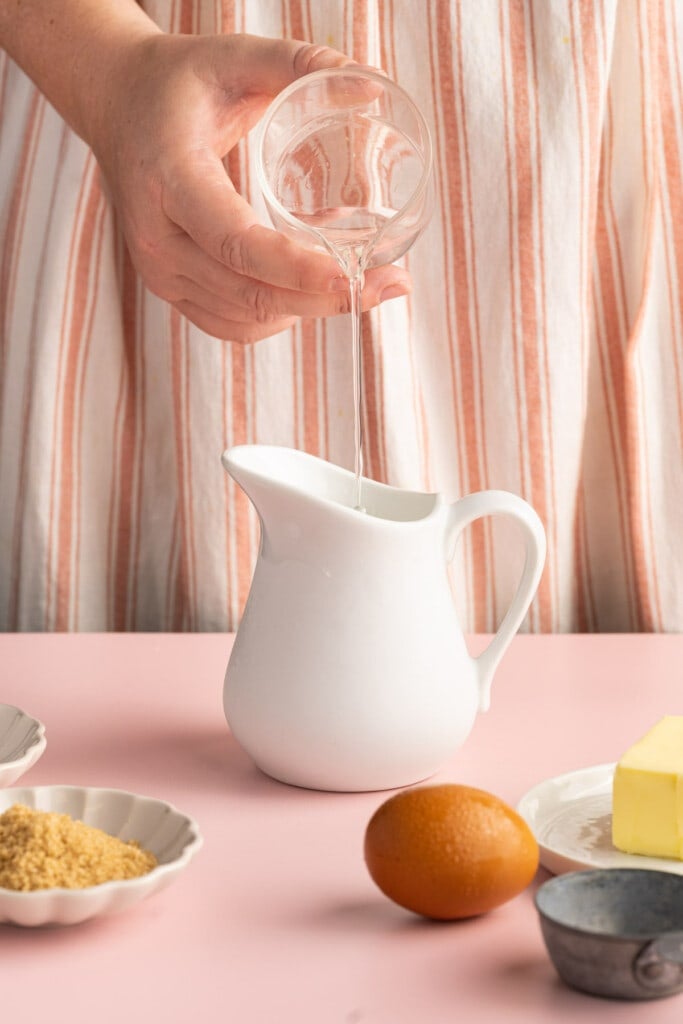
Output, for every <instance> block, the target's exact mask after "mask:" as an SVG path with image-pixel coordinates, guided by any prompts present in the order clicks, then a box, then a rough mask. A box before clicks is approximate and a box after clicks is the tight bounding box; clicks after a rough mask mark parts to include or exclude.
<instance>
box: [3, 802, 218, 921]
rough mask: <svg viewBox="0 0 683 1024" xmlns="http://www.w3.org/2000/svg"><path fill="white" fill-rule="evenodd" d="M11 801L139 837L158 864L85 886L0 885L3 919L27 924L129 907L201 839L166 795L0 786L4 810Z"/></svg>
mask: <svg viewBox="0 0 683 1024" xmlns="http://www.w3.org/2000/svg"><path fill="white" fill-rule="evenodd" d="M13 804H25V805H26V806H27V807H34V808H36V809H38V810H41V811H56V812H58V813H59V814H69V815H71V817H72V818H74V819H75V820H77V821H82V822H84V823H85V824H86V825H93V826H94V827H95V828H100V829H102V830H103V831H104V832H108V833H109V835H112V836H117V837H118V838H119V839H122V840H124V841H125V840H128V839H136V840H137V841H138V842H139V843H140V845H141V846H143V847H145V849H147V850H150V851H151V852H152V853H153V854H154V855H155V856H156V858H157V860H158V861H159V864H158V865H157V867H155V868H153V869H152V870H151V871H150V872H148V874H146V875H141V876H140V877H139V878H130V879H126V880H124V881H118V882H103V883H102V884H101V885H93V886H90V887H88V888H87V889H57V888H55V889H38V890H35V891H34V892H16V891H14V890H11V889H3V888H0V923H5V924H17V925H22V926H24V927H35V926H37V925H66V924H78V923H80V922H81V921H86V920H88V919H89V918H91V917H96V916H98V915H100V914H109V913H115V912H118V911H121V910H126V909H127V908H128V907H131V906H133V904H135V903H138V902H139V901H140V900H143V899H145V898H146V897H147V896H151V895H152V893H155V892H158V891H159V890H161V889H164V888H166V886H167V885H169V883H170V882H172V881H173V879H174V878H176V877H177V875H179V874H180V872H181V871H183V870H184V869H185V868H186V867H187V865H188V864H189V863H190V861H191V860H192V858H193V857H194V855H195V854H196V853H197V852H198V850H199V849H200V848H201V845H202V837H201V835H200V832H199V828H198V827H197V824H196V822H195V821H193V820H192V818H189V817H188V816H187V815H185V814H181V812H180V811H178V810H177V809H176V808H175V807H174V806H173V805H172V804H168V803H165V802H164V801H163V800H155V799H153V798H151V797H144V796H136V794H135V793H127V792H125V791H124V790H122V789H95V788H81V787H79V786H33V787H28V786H26V787H17V788H15V789H5V790H0V814H2V813H3V811H6V810H7V809H8V808H9V807H11V806H12V805H13Z"/></svg>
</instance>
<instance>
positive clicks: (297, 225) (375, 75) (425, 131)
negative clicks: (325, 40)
mask: <svg viewBox="0 0 683 1024" xmlns="http://www.w3.org/2000/svg"><path fill="white" fill-rule="evenodd" d="M349 73H354V74H359V75H360V76H361V77H363V78H366V79H369V80H370V81H376V82H378V83H379V84H380V85H381V86H382V87H383V88H386V87H387V86H388V87H389V89H390V90H393V91H394V92H397V93H399V94H401V96H402V97H403V98H404V99H405V100H406V101H407V103H408V106H409V107H411V109H412V111H413V114H414V116H415V119H416V121H417V123H418V125H419V127H420V130H421V132H422V135H423V140H424V143H423V155H424V167H423V169H422V174H421V176H420V180H419V182H418V184H417V186H416V188H415V190H414V192H413V194H412V195H411V197H410V199H409V200H408V201H407V202H406V203H404V204H403V206H402V207H401V208H400V210H396V212H395V213H394V214H393V215H392V216H391V217H390V218H389V220H388V221H387V224H386V225H385V228H386V227H388V226H389V225H390V224H392V223H394V222H395V221H397V220H398V219H399V218H401V217H404V216H405V214H406V213H407V212H409V211H410V209H411V207H413V206H415V205H416V204H417V203H418V202H419V201H421V199H422V197H423V195H424V193H425V192H426V190H427V188H428V187H429V182H430V179H431V174H432V162H433V157H434V154H433V148H434V147H433V143H432V133H431V131H430V129H429V125H428V124H427V120H426V118H425V116H424V114H423V113H422V111H421V110H420V108H419V107H418V106H417V104H416V103H415V101H414V100H413V99H412V97H411V96H410V95H409V93H407V92H406V90H405V89H404V88H403V86H401V85H399V84H398V82H395V81H394V80H393V79H392V78H389V77H388V76H387V75H385V74H382V73H381V72H380V71H378V70H377V69H376V68H371V67H368V66H367V65H365V64H343V65H341V66H337V67H332V68H320V70H318V71H310V72H309V73H308V74H307V75H301V77H300V78H296V79H295V80H294V81H293V82H290V84H289V85H287V86H285V88H284V89H283V90H282V91H281V92H279V93H278V94H277V96H276V97H275V99H274V100H273V101H272V102H271V103H270V104H269V105H268V108H267V109H266V111H265V113H264V115H263V117H262V119H261V122H260V124H259V126H258V135H257V143H256V180H257V181H258V185H259V188H260V189H261V193H262V195H263V197H264V199H265V200H266V204H267V205H270V206H272V207H274V208H275V209H276V210H277V212H278V216H279V217H281V218H282V220H284V221H285V223H287V224H288V225H289V226H290V227H292V228H293V229H295V230H297V231H298V230H301V227H302V222H301V221H300V220H298V219H297V218H296V217H294V216H293V215H292V214H291V213H290V212H289V211H288V210H287V209H286V208H285V207H284V206H283V205H282V204H281V203H280V200H279V199H278V198H277V196H276V195H275V193H274V192H273V190H272V188H271V187H270V182H269V181H268V179H267V177H266V174H265V170H264V159H263V150H264V147H265V139H266V132H267V130H268V127H269V125H270V122H271V121H272V120H273V117H274V115H275V114H276V113H277V111H278V110H279V109H280V107H282V106H283V105H284V104H285V103H286V102H287V100H288V99H289V97H290V96H291V95H292V94H293V93H295V92H297V91H298V90H299V89H300V88H301V87H302V86H303V85H306V84H308V83H309V82H310V81H311V80H312V79H321V78H328V77H334V76H336V75H340V76H341V75H343V74H347V75H348V74H349Z"/></svg>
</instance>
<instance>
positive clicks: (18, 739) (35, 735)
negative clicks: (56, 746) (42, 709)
mask: <svg viewBox="0 0 683 1024" xmlns="http://www.w3.org/2000/svg"><path fill="white" fill-rule="evenodd" d="M46 746H47V741H46V739H45V726H44V725H43V723H42V722H39V721H38V719H37V718H31V716H30V715H27V714H26V712H25V711H22V710H21V708H15V707H14V705H13V704H0V786H13V785H14V783H15V782H16V781H17V779H20V778H21V776H22V775H23V774H24V772H27V771H28V770H29V768H31V767H32V766H33V765H34V764H35V763H36V761H37V760H38V758H39V757H40V756H41V754H42V753H43V751H44V750H45V747H46Z"/></svg>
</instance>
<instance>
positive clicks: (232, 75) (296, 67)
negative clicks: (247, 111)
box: [217, 35, 356, 96]
mask: <svg viewBox="0 0 683 1024" xmlns="http://www.w3.org/2000/svg"><path fill="white" fill-rule="evenodd" d="M222 41H224V42H225V43H227V44H228V45H229V46H230V49H231V51H232V52H231V53H230V55H229V56H228V54H225V55H224V58H223V60H219V61H218V62H217V77H218V79H219V82H220V84H221V85H222V86H223V87H225V88H231V89H235V88H237V89H239V90H241V91H242V92H244V93H265V94H267V95H269V96H275V95H276V94H277V93H278V92H280V91H281V90H282V89H284V88H285V86H287V85H289V84H290V83H291V82H293V81H295V79H297V78H301V76H302V75H307V74H309V73H310V72H311V71H320V70H322V69H323V68H336V67H344V66H345V65H347V64H355V63H356V62H355V61H353V60H352V59H351V57H348V56H346V54H344V53H340V52H339V50H333V49H332V48H331V47H330V46H321V45H318V44H317V43H305V42H302V41H301V40H300V39H266V38H263V37H262V36H251V35H234V36H227V37H225V36H224V37H223V40H222Z"/></svg>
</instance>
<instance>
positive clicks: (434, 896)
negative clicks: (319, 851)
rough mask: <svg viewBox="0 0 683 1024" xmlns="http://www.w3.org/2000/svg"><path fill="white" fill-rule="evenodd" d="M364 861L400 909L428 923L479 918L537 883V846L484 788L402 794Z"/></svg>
mask: <svg viewBox="0 0 683 1024" xmlns="http://www.w3.org/2000/svg"><path fill="white" fill-rule="evenodd" d="M365 862H366V864H367V866H368V870H369V872H370V875H371V876H372V878H373V880H374V881H375V882H376V884H377V885H378V886H379V888H380V889H381V890H382V892H383V893H384V894H385V895H386V896H388V897H389V898H390V899H392V900H394V902H395V903H398V904H400V905H401V906H402V907H406V908H407V909H408V910H413V911H415V913H417V914H423V915H424V916H425V917H432V918H438V919H440V920H454V919H455V918H461V917H473V916H474V915H476V914H483V913H485V912H486V911H487V910H492V909H493V908H494V907H497V906H499V905H500V904H501V903H505V902H506V900H509V899H512V897H513V896H516V895H517V894H518V893H520V892H521V891H522V890H523V889H525V888H526V886H527V885H528V884H529V883H530V882H531V880H532V879H533V877H534V875H535V873H536V869H537V867H538V844H537V843H536V840H535V839H534V836H533V834H532V833H531V830H530V829H529V826H528V825H527V824H526V822H525V821H523V819H522V818H520V816H519V815H518V814H517V813H516V811H514V810H513V809H512V808H511V807H509V806H508V805H507V804H506V803H504V802H503V801H502V800H500V799H499V798H498V797H496V796H494V795H493V794H492V793H487V792H485V791H484V790H482V789H473V788H472V787H470V786H458V785H454V784H445V785H440V786H421V787H418V788H416V789H409V790H404V791H403V792H401V793H397V794H396V795H395V796H392V797H390V798H389V799H388V800H386V801H385V802H384V803H383V804H382V805H381V806H380V807H379V808H378V809H377V811H375V813H374V815H373V816H372V818H371V819H370V822H369V823H368V827H367V829H366V832H365Z"/></svg>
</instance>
